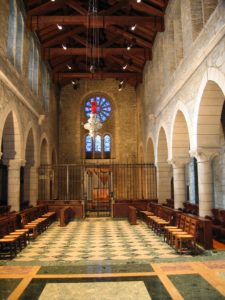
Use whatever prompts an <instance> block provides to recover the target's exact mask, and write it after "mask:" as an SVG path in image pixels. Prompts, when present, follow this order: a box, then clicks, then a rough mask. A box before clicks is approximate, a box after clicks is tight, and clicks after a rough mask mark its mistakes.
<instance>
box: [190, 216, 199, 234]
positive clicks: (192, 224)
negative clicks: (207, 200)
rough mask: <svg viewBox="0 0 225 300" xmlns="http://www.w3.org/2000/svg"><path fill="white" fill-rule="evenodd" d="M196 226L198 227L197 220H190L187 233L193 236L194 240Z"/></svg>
mask: <svg viewBox="0 0 225 300" xmlns="http://www.w3.org/2000/svg"><path fill="white" fill-rule="evenodd" d="M197 226H198V220H196V219H193V218H191V219H190V226H189V231H188V233H189V234H191V235H193V236H194V237H195V238H196V235H197V234H196V233H197Z"/></svg>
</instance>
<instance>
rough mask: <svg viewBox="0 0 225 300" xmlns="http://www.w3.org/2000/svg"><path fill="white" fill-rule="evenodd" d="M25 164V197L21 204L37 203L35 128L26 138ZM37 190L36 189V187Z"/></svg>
mask: <svg viewBox="0 0 225 300" xmlns="http://www.w3.org/2000/svg"><path fill="white" fill-rule="evenodd" d="M25 141H26V148H25V166H24V185H23V188H24V193H23V194H24V197H23V202H24V203H21V205H24V206H28V205H29V204H30V203H32V204H35V201H34V197H35V195H34V193H33V190H34V189H35V183H34V176H35V170H34V165H35V142H34V132H33V128H30V129H29V131H28V134H27V137H26V139H25ZM35 190H36V189H35Z"/></svg>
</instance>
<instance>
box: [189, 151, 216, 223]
mask: <svg viewBox="0 0 225 300" xmlns="http://www.w3.org/2000/svg"><path fill="white" fill-rule="evenodd" d="M218 153H219V149H198V150H196V151H191V155H193V156H195V157H196V159H197V162H198V193H199V216H200V217H205V216H211V215H212V211H211V210H212V208H213V176H212V159H213V158H214V157H215V156H216V155H218Z"/></svg>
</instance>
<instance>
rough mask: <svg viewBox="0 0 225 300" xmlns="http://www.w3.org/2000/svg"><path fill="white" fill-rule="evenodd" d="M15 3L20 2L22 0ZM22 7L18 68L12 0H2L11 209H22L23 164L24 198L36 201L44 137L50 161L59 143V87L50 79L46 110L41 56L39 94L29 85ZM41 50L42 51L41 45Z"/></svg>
mask: <svg viewBox="0 0 225 300" xmlns="http://www.w3.org/2000/svg"><path fill="white" fill-rule="evenodd" d="M15 3H17V4H18V5H20V4H21V3H20V1H15ZM21 11H22V13H23V17H24V24H25V26H24V41H23V43H22V46H23V51H22V65H21V71H18V70H17V69H16V67H15V66H14V64H13V63H12V62H11V61H10V59H9V57H8V52H7V37H8V20H9V1H2V0H1V1H0V19H1V26H0V37H1V38H0V39H1V43H0V119H1V123H0V147H1V148H0V149H1V153H0V157H1V158H2V160H1V164H4V165H7V166H8V183H9V188H8V204H9V205H11V206H12V210H19V197H20V196H19V194H20V184H21V182H20V176H21V175H20V170H21V167H24V169H25V171H24V174H25V176H24V181H25V182H24V189H25V191H24V193H25V198H26V199H25V200H27V201H29V202H30V204H33V205H35V204H36V200H37V194H38V177H37V168H38V167H39V165H40V161H41V158H40V155H41V145H42V141H43V140H46V142H47V157H48V161H47V162H48V163H51V160H52V152H53V151H54V152H56V150H57V145H58V136H57V135H58V128H57V110H58V104H57V103H58V100H57V91H56V89H55V86H54V85H53V84H52V83H51V82H50V83H49V110H48V112H46V111H45V110H44V99H43V91H42V85H43V82H42V67H41V66H42V61H41V59H40V60H39V69H38V79H39V80H38V94H37V95H36V94H35V93H34V92H33V91H32V90H31V89H30V87H29V84H28V60H29V36H30V33H29V32H28V31H27V29H26V15H25V13H24V10H23V9H22V10H21ZM37 45H38V42H37ZM38 47H39V45H38ZM15 50H16V49H15ZM38 50H39V51H40V47H39V49H38ZM40 57H41V56H40ZM10 149H11V150H12V149H13V151H11V150H10ZM10 151H11V152H10ZM12 187H15V188H12Z"/></svg>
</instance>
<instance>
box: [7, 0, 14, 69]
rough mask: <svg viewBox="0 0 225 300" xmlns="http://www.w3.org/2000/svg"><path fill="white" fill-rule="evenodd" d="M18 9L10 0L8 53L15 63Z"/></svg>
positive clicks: (12, 0)
mask: <svg viewBox="0 0 225 300" xmlns="http://www.w3.org/2000/svg"><path fill="white" fill-rule="evenodd" d="M15 29H16V7H15V1H14V0H10V2H9V21H8V41H7V51H8V58H9V59H10V61H11V62H12V63H14V48H15V36H16V30H15Z"/></svg>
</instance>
